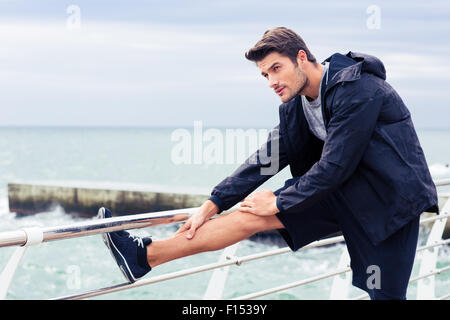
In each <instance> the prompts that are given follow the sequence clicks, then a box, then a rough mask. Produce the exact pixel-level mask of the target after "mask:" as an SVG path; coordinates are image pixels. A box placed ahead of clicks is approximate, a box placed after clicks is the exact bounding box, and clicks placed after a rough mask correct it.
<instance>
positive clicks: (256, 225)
mask: <svg viewBox="0 0 450 320" xmlns="http://www.w3.org/2000/svg"><path fill="white" fill-rule="evenodd" d="M230 215H232V216H233V218H234V219H236V222H237V223H239V225H240V226H241V227H242V228H244V229H245V230H246V231H247V232H248V233H256V232H260V231H264V230H271V229H280V228H283V225H282V224H281V222H280V220H279V219H278V218H277V217H276V216H275V215H273V216H258V215H256V214H252V213H248V212H242V211H240V210H235V211H233V212H232V213H230Z"/></svg>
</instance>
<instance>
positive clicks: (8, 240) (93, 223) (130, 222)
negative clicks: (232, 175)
mask: <svg viewBox="0 0 450 320" xmlns="http://www.w3.org/2000/svg"><path fill="white" fill-rule="evenodd" d="M197 210H198V208H187V209H178V210H169V211H160V212H153V213H141V214H135V215H128V216H121V217H112V218H107V219H94V220H88V221H83V222H78V223H72V224H68V225H65V226H55V227H44V228H41V230H42V232H43V241H42V242H46V241H52V240H58V239H68V238H74V237H82V236H89V235H94V234H99V233H104V232H112V231H117V230H125V229H138V228H145V227H149V226H155V225H161V224H169V223H176V222H181V221H184V220H186V219H188V218H189V217H190V216H191V215H192V214H193V213H194V212H195V211H197ZM26 241H27V235H26V233H25V232H24V231H23V230H17V231H9V232H2V233H0V247H8V246H17V245H18V246H23V245H24V244H25V243H26Z"/></svg>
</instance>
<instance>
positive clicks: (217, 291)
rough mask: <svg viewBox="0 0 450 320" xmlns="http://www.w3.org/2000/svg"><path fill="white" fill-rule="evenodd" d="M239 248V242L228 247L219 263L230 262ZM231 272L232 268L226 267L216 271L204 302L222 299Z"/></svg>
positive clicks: (210, 281)
mask: <svg viewBox="0 0 450 320" xmlns="http://www.w3.org/2000/svg"><path fill="white" fill-rule="evenodd" d="M238 246H239V242H237V243H235V244H233V245H231V246H229V247H226V248H225V249H224V250H223V252H222V254H221V256H220V258H219V262H224V261H226V260H229V259H230V257H232V256H234V254H235V253H236V250H237V247H238ZM229 270H230V266H225V267H222V268H219V269H215V270H214V272H213V274H212V276H211V279H210V280H209V284H208V288H207V289H206V292H205V294H204V296H203V300H220V299H222V295H223V290H224V289H225V283H226V281H227V277H228V272H229Z"/></svg>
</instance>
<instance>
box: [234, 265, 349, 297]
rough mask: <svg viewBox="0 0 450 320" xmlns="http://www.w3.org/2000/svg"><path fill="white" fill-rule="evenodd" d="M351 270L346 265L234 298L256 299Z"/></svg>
mask: <svg viewBox="0 0 450 320" xmlns="http://www.w3.org/2000/svg"><path fill="white" fill-rule="evenodd" d="M349 271H351V269H350V268H349V267H346V268H343V269H338V270H335V271H332V272H328V273H324V274H321V275H319V276H315V277H311V278H308V279H303V280H300V281H295V282H291V283H288V284H284V285H281V286H278V287H273V288H270V289H266V290H262V291H258V292H255V293H250V294H247V295H244V296H240V297H237V298H233V299H232V300H249V299H254V298H258V297H262V296H265V295H268V294H271V293H275V292H278V291H283V290H287V289H291V288H294V287H298V286H303V285H305V284H308V283H311V282H316V281H319V280H322V279H326V278H329V277H332V276H335V275H338V274H342V273H346V272H349Z"/></svg>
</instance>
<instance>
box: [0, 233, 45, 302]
mask: <svg viewBox="0 0 450 320" xmlns="http://www.w3.org/2000/svg"><path fill="white" fill-rule="evenodd" d="M23 231H24V232H25V235H26V242H25V245H24V246H22V247H18V248H17V249H16V250H15V251H14V253H13V254H12V256H11V258H10V259H9V261H8V263H7V264H6V266H5V268H4V269H3V271H2V274H1V275H0V300H5V299H6V295H7V294H8V290H9V286H10V285H11V281H12V279H13V277H14V274H15V273H16V270H17V267H18V266H19V263H20V260H22V257H23V255H24V254H25V251H26V249H27V247H28V246H32V245H35V244H39V243H41V242H42V239H43V232H42V230H41V229H40V228H37V227H32V228H24V229H23Z"/></svg>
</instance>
